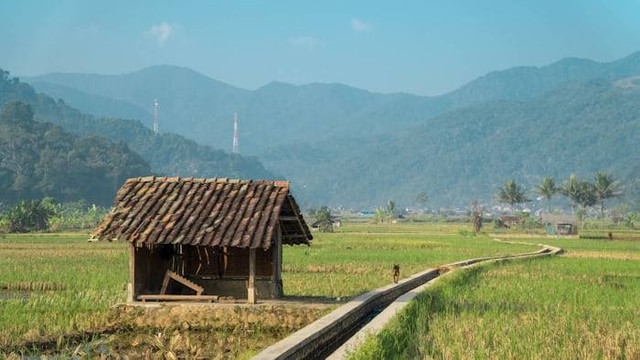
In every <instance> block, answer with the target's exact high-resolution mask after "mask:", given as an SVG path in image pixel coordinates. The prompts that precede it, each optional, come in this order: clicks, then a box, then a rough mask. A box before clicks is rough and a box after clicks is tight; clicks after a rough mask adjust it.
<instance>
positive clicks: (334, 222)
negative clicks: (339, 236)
mask: <svg viewBox="0 0 640 360" xmlns="http://www.w3.org/2000/svg"><path fill="white" fill-rule="evenodd" d="M329 222H330V223H331V226H332V227H334V228H339V227H340V226H342V220H341V219H340V218H339V217H337V216H332V217H331V218H330V219H329ZM321 224H322V220H317V221H314V222H313V223H312V224H311V228H312V229H315V230H317V229H319V228H320V225H321Z"/></svg>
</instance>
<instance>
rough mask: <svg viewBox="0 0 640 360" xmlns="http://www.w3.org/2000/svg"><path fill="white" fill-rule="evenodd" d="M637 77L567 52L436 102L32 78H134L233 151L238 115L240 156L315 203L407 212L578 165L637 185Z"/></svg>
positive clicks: (276, 87) (172, 76)
mask: <svg viewBox="0 0 640 360" xmlns="http://www.w3.org/2000/svg"><path fill="white" fill-rule="evenodd" d="M638 75H640V52H639V53H633V54H631V55H629V56H627V57H625V58H622V59H620V60H616V61H612V62H607V63H600V62H595V61H591V60H585V59H577V58H567V59H563V60H560V61H558V62H555V63H553V64H550V65H546V66H541V67H518V68H512V69H507V70H503V71H496V72H492V73H489V74H487V75H485V76H482V77H480V78H478V79H476V80H474V81H471V82H470V83H468V84H467V85H465V86H463V87H461V88H459V89H457V90H455V91H452V92H450V93H447V94H444V95H441V96H436V97H424V96H416V95H411V94H403V93H398V94H377V93H372V92H369V91H366V90H362V89H357V88H352V87H349V86H347V85H343V84H308V85H301V86H296V85H291V84H286V83H279V82H272V83H269V84H267V85H265V86H263V87H260V88H258V89H256V90H253V91H250V90H246V89H239V88H236V87H233V86H231V85H228V84H225V83H222V82H218V81H215V80H213V79H209V78H207V77H206V76H204V75H201V74H199V73H197V72H194V71H192V70H188V69H184V68H175V67H171V66H157V67H152V68H148V69H144V70H142V71H139V72H136V73H132V74H127V75H118V76H98V75H73V76H70V75H68V74H57V75H55V76H54V75H49V76H48V77H47V76H44V77H37V78H34V80H37V81H45V82H46V81H55V82H57V83H58V85H63V86H71V85H74V86H79V87H82V88H81V89H79V90H80V91H86V92H87V93H91V91H94V92H95V93H93V94H94V95H99V96H110V95H113V94H115V93H116V90H117V89H119V88H120V87H121V86H124V85H123V84H128V85H127V86H128V88H127V89H126V91H125V90H123V91H119V92H117V93H119V94H121V98H119V99H117V100H118V101H126V102H131V104H133V105H135V106H139V105H144V104H149V101H151V100H150V99H152V96H151V95H152V94H153V93H155V90H154V91H151V90H152V89H161V90H162V91H164V93H163V94H162V96H159V98H160V101H161V109H162V110H161V114H162V115H161V121H160V123H161V129H169V130H170V129H171V128H170V127H174V128H175V129H176V131H177V132H180V133H181V134H184V135H186V136H190V137H193V138H196V139H199V140H200V141H203V142H206V143H209V144H214V146H216V147H220V148H225V147H230V146H231V134H232V124H233V123H232V118H233V112H234V111H239V113H240V148H241V152H244V153H259V154H260V158H261V159H262V161H263V162H264V163H265V164H266V166H267V167H268V168H269V169H270V170H272V171H275V172H276V173H278V174H282V175H284V176H286V177H287V178H288V179H291V180H292V181H293V182H294V186H295V187H296V191H297V192H298V194H299V197H301V198H302V199H304V200H306V202H307V203H310V204H316V205H318V204H330V205H334V206H340V205H344V206H363V207H370V206H375V205H377V204H380V203H383V202H385V201H386V200H388V199H390V198H393V199H396V200H398V201H400V202H401V203H405V204H409V203H411V199H412V196H414V193H415V192H416V191H418V189H419V190H420V191H425V192H427V193H428V194H430V196H431V199H432V205H454V204H455V205H465V204H467V203H468V202H469V201H470V200H471V199H483V200H486V201H490V200H491V195H492V194H493V192H494V191H495V188H496V187H497V186H498V184H499V183H500V182H501V181H503V180H504V179H505V178H510V177H514V178H517V179H518V180H520V181H522V182H524V183H525V185H527V186H532V185H533V184H534V183H535V182H536V181H537V180H538V179H539V178H540V177H541V176H544V175H554V176H559V177H565V176H568V174H567V172H574V171H575V172H577V173H578V174H580V175H583V176H590V172H593V171H596V170H609V171H611V172H612V173H614V175H616V176H619V177H620V178H621V180H623V181H625V182H627V183H628V184H630V188H633V189H637V188H639V185H640V180H639V179H640V176H639V175H638V174H639V171H640V169H638V168H637V167H635V165H633V164H636V163H637V160H638V158H637V156H636V155H635V153H636V152H634V151H630V149H635V147H634V146H636V144H637V143H638V140H640V139H639V138H638V134H637V131H636V130H635V128H634V127H640V124H638V122H637V121H638V119H640V113H639V112H638V111H639V110H638V101H639V99H638V96H637V94H638V87H637V85H638V84H640V82H638V81H637V79H636V80H634V79H635V77H637V76H638ZM70 77H71V78H74V77H75V80H73V81H71V80H69V78H70ZM107 85H108V86H107ZM107 90H108V91H110V92H107ZM125 95H126V96H125ZM163 99H165V100H163ZM147 106H148V105H147ZM585 119H588V120H589V121H588V122H585V121H584V120H585ZM541 129H546V130H545V131H542V130H541ZM549 129H557V130H555V131H550V130H549ZM515 134H519V136H516V135H515ZM584 154H588V156H584ZM542 159H546V160H545V161H546V162H545V161H543V160H542ZM554 159H567V160H560V161H556V160H554ZM629 164H632V165H629ZM628 193H629V194H631V195H629V196H630V197H635V198H640V191H636V190H632V191H628Z"/></svg>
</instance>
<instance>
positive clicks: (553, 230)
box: [540, 214, 578, 235]
mask: <svg viewBox="0 0 640 360" xmlns="http://www.w3.org/2000/svg"><path fill="white" fill-rule="evenodd" d="M540 222H541V223H542V224H544V228H545V232H546V233H547V235H576V234H577V233H578V226H577V223H578V221H577V219H576V217H575V216H574V215H561V214H542V215H541V216H540Z"/></svg>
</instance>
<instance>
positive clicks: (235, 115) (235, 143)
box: [231, 112, 238, 154]
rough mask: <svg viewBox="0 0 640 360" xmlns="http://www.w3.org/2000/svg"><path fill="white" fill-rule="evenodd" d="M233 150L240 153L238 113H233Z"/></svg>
mask: <svg viewBox="0 0 640 360" xmlns="http://www.w3.org/2000/svg"><path fill="white" fill-rule="evenodd" d="M231 152H232V153H234V154H237V153H238V113H237V112H235V113H233V147H232V148H231Z"/></svg>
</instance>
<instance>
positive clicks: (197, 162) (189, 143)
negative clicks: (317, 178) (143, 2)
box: [0, 69, 274, 204]
mask: <svg viewBox="0 0 640 360" xmlns="http://www.w3.org/2000/svg"><path fill="white" fill-rule="evenodd" d="M151 100H153V96H152V97H151V98H150V100H149V101H150V103H151ZM12 101H21V102H24V103H26V104H29V105H30V106H31V109H32V110H33V114H34V119H35V120H36V122H34V121H31V122H33V123H34V124H35V125H34V126H35V127H36V129H41V128H42V129H43V130H41V131H47V133H46V134H47V136H48V138H49V139H50V140H49V142H45V143H44V144H43V145H48V146H49V149H50V150H58V148H62V149H63V150H65V151H66V147H68V146H69V145H66V144H65V143H63V140H65V139H63V138H69V139H73V141H72V142H77V143H78V144H77V145H76V152H74V153H72V154H71V155H73V156H72V157H71V158H70V159H69V161H72V160H74V161H75V162H81V161H85V160H84V159H83V158H82V156H84V157H89V156H94V157H95V156H98V155H102V156H106V155H108V154H103V153H104V152H105V151H104V150H103V151H100V152H98V151H96V149H95V148H96V147H105V146H107V144H111V143H110V142H109V141H107V140H105V139H103V138H102V137H104V138H107V139H109V140H111V141H114V142H117V144H115V145H110V146H111V147H114V148H115V149H114V150H112V151H120V152H124V151H125V150H126V152H127V153H128V154H129V156H130V157H131V156H135V157H136V159H139V160H138V161H139V162H142V159H144V161H145V162H146V163H147V164H148V165H146V164H145V165H144V166H145V168H144V169H141V171H136V172H126V171H125V173H123V174H121V173H122V172H123V170H120V169H118V168H117V169H115V170H120V172H116V171H114V173H115V174H114V175H113V176H119V175H123V176H125V175H126V176H130V175H131V174H135V175H133V176H139V175H149V174H151V173H153V174H157V175H167V176H182V177H187V176H192V177H230V178H256V179H271V178H273V177H274V175H273V174H272V173H271V172H269V171H267V170H265V168H264V166H262V164H261V163H260V162H259V161H258V160H257V158H255V157H244V156H240V155H232V154H229V153H227V152H224V151H222V150H216V149H214V148H212V147H209V146H203V145H200V144H197V143H196V142H195V141H193V140H189V139H185V138H184V137H182V136H179V135H176V134H174V133H170V132H163V133H161V134H159V135H158V136H156V135H154V133H153V131H152V130H150V129H149V128H147V127H145V126H144V125H142V123H140V122H139V121H134V120H123V119H116V118H96V117H93V116H91V115H87V114H83V113H80V112H79V111H78V110H76V109H74V108H72V107H70V106H69V105H67V104H66V103H65V102H64V101H62V100H58V101H55V100H54V99H52V98H50V97H48V96H47V95H44V94H37V93H36V92H35V91H34V89H33V88H32V87H31V86H29V85H28V84H25V83H23V82H20V81H19V80H18V79H16V78H11V77H10V76H9V73H8V72H6V71H2V69H0V106H2V105H3V104H5V103H7V102H12ZM25 116H26V115H25ZM25 116H22V117H21V118H25ZM26 117H28V116H26ZM40 121H43V122H50V123H53V124H56V125H58V126H59V127H54V126H51V125H45V124H42V123H40ZM180 126H181V127H183V128H184V127H185V124H181V125H180ZM60 127H61V128H63V129H64V130H65V131H68V132H71V133H74V134H76V135H79V136H82V137H83V138H78V137H77V136H73V135H71V134H68V133H65V132H63V131H62V130H61V129H60ZM2 134H3V135H4V134H6V132H4V131H3V133H2ZM94 134H99V135H100V136H101V137H97V136H95V135H94ZM33 135H36V134H33ZM209 135H210V134H209ZM209 135H207V136H209ZM7 136H8V135H7ZM39 138H43V136H42V135H39ZM41 141H43V140H41ZM43 142H44V141H43ZM217 145H219V144H217ZM217 147H218V148H225V147H226V146H224V145H220V146H217ZM129 149H131V150H129ZM134 152H135V153H134ZM93 153H98V154H95V155H92V154H93ZM136 153H137V154H136ZM138 154H139V156H138ZM77 157H80V159H78V160H76V158H77ZM121 157H122V156H121ZM140 158H142V159H140ZM53 160H55V161H53ZM115 160H119V161H124V160H126V158H125V159H120V158H115V159H114V161H115ZM25 161H26V159H25ZM75 162H73V163H70V164H66V163H63V164H61V163H60V161H59V159H56V158H53V159H52V161H49V162H48V163H46V164H44V165H48V166H50V167H53V169H48V168H46V169H43V170H41V171H42V172H43V174H46V175H47V176H54V175H57V174H58V173H59V172H60V169H61V168H66V167H69V166H73V165H75ZM0 165H3V164H1V163H0ZM125 165H126V164H125ZM31 166H33V164H31ZM103 167H104V165H101V164H100V163H98V164H95V166H94V167H92V168H90V169H88V170H86V171H81V170H80V169H77V170H74V173H77V175H76V176H74V177H68V178H67V179H66V180H67V183H66V185H68V186H69V187H72V188H78V189H80V190H81V189H85V188H86V187H92V188H93V189H94V191H93V192H95V193H96V194H102V191H106V189H105V188H115V189H117V188H118V187H119V186H120V185H121V184H122V181H120V180H119V179H118V181H115V180H112V179H111V178H101V179H99V180H97V179H95V178H94V177H93V174H92V172H95V171H100V170H101V169H102V168H103ZM149 167H150V169H149ZM94 168H95V171H94ZM45 170H46V171H45ZM54 170H57V172H54ZM142 170H144V171H142ZM3 176H5V175H4V174H3V173H2V172H0V191H2V186H3V185H4V184H6V183H8V180H6V179H5V178H4V177H3ZM6 176H8V175H6ZM43 176H44V175H43ZM83 176H91V177H90V178H87V177H83ZM47 182H48V181H47ZM114 183H117V184H115V185H114ZM55 185H57V184H53V185H51V186H50V187H51V189H49V188H46V190H50V191H45V193H46V195H49V196H54V197H55V198H57V199H60V200H67V199H73V200H78V199H84V200H87V201H88V202H90V203H98V204H108V203H111V200H112V199H113V197H114V196H115V191H114V190H110V191H109V194H108V196H107V195H102V196H103V197H104V198H101V199H100V201H96V200H94V197H90V196H86V197H73V196H68V197H65V196H62V195H60V194H58V192H62V193H64V191H62V190H59V189H58V188H57V187H56V186H55ZM39 197H41V196H39Z"/></svg>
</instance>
